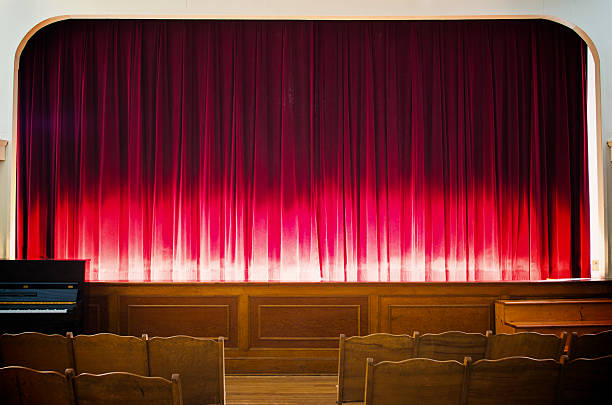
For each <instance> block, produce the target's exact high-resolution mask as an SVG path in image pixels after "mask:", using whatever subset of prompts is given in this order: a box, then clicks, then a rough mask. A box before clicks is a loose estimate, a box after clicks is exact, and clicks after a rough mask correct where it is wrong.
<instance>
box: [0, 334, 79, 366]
mask: <svg viewBox="0 0 612 405" xmlns="http://www.w3.org/2000/svg"><path fill="white" fill-rule="evenodd" d="M0 358H1V364H2V365H3V366H23V367H29V368H32V369H35V370H49V371H57V372H60V373H63V372H64V371H65V370H66V369H67V368H74V358H73V354H72V342H71V338H70V337H66V336H61V335H45V334H42V333H37V332H24V333H19V334H16V335H11V334H3V335H2V336H0Z"/></svg>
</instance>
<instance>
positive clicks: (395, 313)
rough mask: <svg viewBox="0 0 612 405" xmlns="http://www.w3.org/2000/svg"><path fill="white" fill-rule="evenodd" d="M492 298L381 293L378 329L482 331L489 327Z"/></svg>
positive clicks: (405, 331)
mask: <svg viewBox="0 0 612 405" xmlns="http://www.w3.org/2000/svg"><path fill="white" fill-rule="evenodd" d="M490 301H491V300H490V299H487V298H482V299H480V298H474V297H453V298H448V297H435V298H432V299H430V300H424V299H422V298H420V299H415V298H411V297H381V305H380V310H381V315H380V323H381V332H387V333H393V334H412V333H413V332H414V331H418V332H420V333H421V334H424V333H440V332H446V331H451V330H456V331H463V332H479V333H485V332H486V331H487V330H489V329H491V327H492V315H491V314H492V311H491V302H490Z"/></svg>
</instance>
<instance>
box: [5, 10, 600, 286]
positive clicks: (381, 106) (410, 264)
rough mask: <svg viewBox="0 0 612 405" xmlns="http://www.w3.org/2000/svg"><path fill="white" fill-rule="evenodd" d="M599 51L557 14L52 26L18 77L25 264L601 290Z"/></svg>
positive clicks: (166, 275) (27, 54)
mask: <svg viewBox="0 0 612 405" xmlns="http://www.w3.org/2000/svg"><path fill="white" fill-rule="evenodd" d="M585 55H586V45H585V44H584V42H582V40H581V39H580V38H579V37H578V36H577V35H576V34H575V33H574V32H572V31H571V30H569V29H567V28H566V27H563V26H561V25H558V24H555V23H552V22H549V21H544V20H528V21H527V20H526V21H520V20H516V21H502V20H500V21H485V20H483V21H375V22H373V21H352V22H350V21H178V20H176V21H158V20H138V21H130V20H121V21H114V20H96V21H87V20H69V21H64V22H60V23H55V24H52V25H50V26H48V27H46V28H44V29H43V30H41V31H40V32H38V33H37V34H36V35H35V36H34V37H33V38H32V39H31V40H30V42H28V45H27V46H26V48H25V49H24V51H23V54H22V58H21V61H20V71H19V100H20V104H19V124H18V141H19V145H20V147H19V154H20V155H19V159H18V162H19V167H18V204H17V205H18V209H17V212H18V216H17V228H18V229H17V256H18V257H25V258H40V257H51V258H58V259H59V258H91V260H92V263H91V266H90V270H91V272H90V274H88V275H87V277H88V280H90V281H262V282H267V281H272V282H277V281H315V282H316V281H340V282H344V281H489V280H490V281H497V280H540V279H546V278H549V277H551V278H563V277H579V276H582V277H587V276H589V274H590V273H589V266H590V264H589V250H590V246H589V200H588V184H587V183H588V171H587V150H586V131H585V128H586V126H585V119H586V118H585V115H586V111H585V105H586V103H581V102H580V100H584V97H585V94H586V93H585V91H586V87H585V86H586V82H585V78H586V75H585V72H586V70H585V69H586V61H585Z"/></svg>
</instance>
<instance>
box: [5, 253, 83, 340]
mask: <svg viewBox="0 0 612 405" xmlns="http://www.w3.org/2000/svg"><path fill="white" fill-rule="evenodd" d="M88 265H89V261H88V260H0V333H19V332H42V333H59V334H64V333H66V332H67V331H72V332H74V333H79V332H81V330H82V326H83V325H82V324H83V316H82V314H83V296H84V289H83V285H84V282H85V270H86V266H88Z"/></svg>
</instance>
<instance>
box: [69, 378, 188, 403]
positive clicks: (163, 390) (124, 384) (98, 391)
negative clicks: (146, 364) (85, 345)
mask: <svg viewBox="0 0 612 405" xmlns="http://www.w3.org/2000/svg"><path fill="white" fill-rule="evenodd" d="M72 383H73V387H74V394H75V397H76V401H77V403H78V405H103V404H104V405H106V404H130V405H145V404H146V405H151V404H156V405H180V404H182V400H181V383H180V378H179V376H178V375H177V374H175V375H173V376H172V379H171V380H170V381H168V380H166V379H165V378H161V377H144V376H140V375H136V374H132V373H123V372H117V373H106V374H100V375H94V374H79V375H77V376H76V377H74V378H73V379H72Z"/></svg>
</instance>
